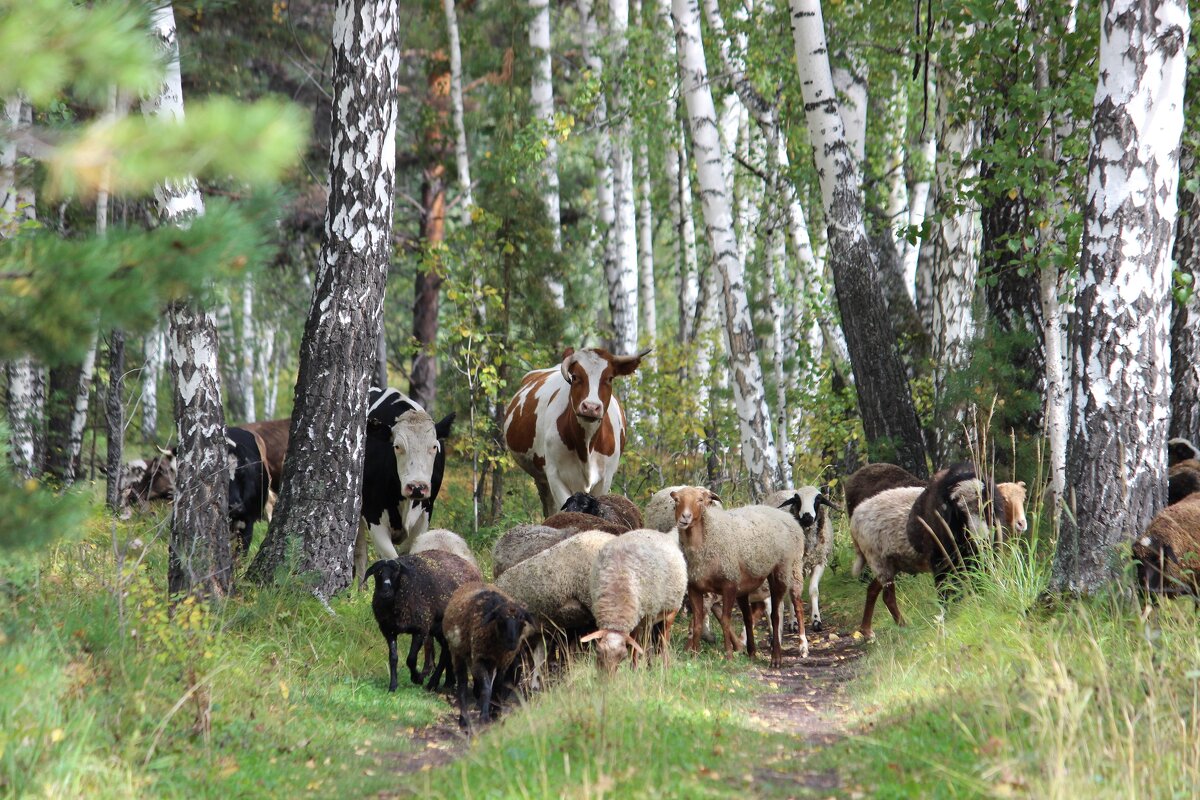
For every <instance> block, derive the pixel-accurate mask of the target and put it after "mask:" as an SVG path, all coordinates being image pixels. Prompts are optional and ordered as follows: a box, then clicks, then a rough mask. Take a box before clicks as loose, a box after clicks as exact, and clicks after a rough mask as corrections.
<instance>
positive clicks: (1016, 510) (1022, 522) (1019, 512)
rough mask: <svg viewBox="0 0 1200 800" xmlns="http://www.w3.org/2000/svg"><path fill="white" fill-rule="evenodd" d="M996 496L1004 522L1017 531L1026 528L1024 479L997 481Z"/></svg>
mask: <svg viewBox="0 0 1200 800" xmlns="http://www.w3.org/2000/svg"><path fill="white" fill-rule="evenodd" d="M996 496H997V498H998V499H999V501H1000V509H1001V511H1002V512H1003V514H1004V521H1005V523H1006V524H1007V525H1008V526H1009V527H1010V528H1012V529H1013V530H1014V531H1015V532H1017V533H1024V532H1025V531H1026V530H1028V528H1029V521H1028V520H1027V519H1025V481H1017V482H1016V483H997V484H996Z"/></svg>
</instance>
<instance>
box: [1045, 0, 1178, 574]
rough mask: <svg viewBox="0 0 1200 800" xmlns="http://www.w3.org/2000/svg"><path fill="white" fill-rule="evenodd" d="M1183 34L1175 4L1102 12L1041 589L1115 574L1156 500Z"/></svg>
mask: <svg viewBox="0 0 1200 800" xmlns="http://www.w3.org/2000/svg"><path fill="white" fill-rule="evenodd" d="M1189 28H1190V21H1189V19H1188V9H1187V4H1186V3H1184V2H1183V0H1157V1H1156V0H1150V1H1149V2H1144V3H1132V2H1129V1H1128V0H1108V1H1107V2H1105V3H1103V5H1102V6H1101V29H1100V59H1099V60H1100V79H1099V82H1098V84H1097V87H1096V95H1095V100H1094V106H1093V114H1092V136H1091V152H1090V155H1089V159H1088V203H1087V207H1086V209H1085V210H1084V230H1083V247H1082V250H1083V253H1082V257H1081V264H1080V271H1079V284H1078V292H1077V295H1076V305H1075V311H1074V312H1073V314H1072V320H1071V327H1070V328H1069V334H1068V340H1067V341H1068V351H1069V357H1070V360H1071V366H1072V374H1071V381H1072V388H1073V391H1072V394H1071V416H1070V426H1069V433H1068V440H1067V485H1068V486H1070V487H1071V489H1072V492H1071V495H1070V497H1069V498H1068V505H1069V506H1070V507H1071V511H1072V513H1070V514H1067V515H1065V518H1064V524H1063V526H1062V532H1061V534H1060V536H1059V539H1058V548H1057V551H1056V552H1055V559H1054V569H1053V581H1052V585H1053V586H1054V587H1055V588H1056V589H1058V590H1059V591H1070V592H1075V593H1087V594H1091V593H1094V592H1097V591H1098V590H1100V588H1101V587H1102V586H1104V585H1106V584H1108V583H1110V582H1112V581H1115V580H1117V579H1119V578H1120V576H1121V573H1122V570H1121V568H1120V564H1119V561H1118V559H1117V558H1116V554H1117V550H1118V548H1119V547H1120V546H1121V545H1122V544H1123V543H1125V542H1128V541H1129V540H1130V539H1131V538H1132V537H1133V536H1137V535H1140V533H1141V532H1142V531H1144V530H1145V529H1146V526H1147V525H1149V523H1150V520H1151V519H1152V518H1153V516H1154V515H1155V514H1156V513H1158V511H1159V510H1161V509H1162V507H1163V505H1164V501H1165V499H1166V497H1165V487H1166V444H1167V427H1168V422H1169V417H1170V391H1171V377H1170V325H1171V318H1170V314H1171V309H1170V288H1171V246H1172V240H1173V238H1174V234H1175V219H1176V213H1177V210H1178V209H1177V205H1176V187H1177V182H1178V179H1179V142H1180V134H1181V132H1182V128H1183V89H1184V77H1185V74H1186V71H1187V61H1186V59H1187V56H1186V50H1187V40H1188V32H1189Z"/></svg>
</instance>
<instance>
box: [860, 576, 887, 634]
mask: <svg viewBox="0 0 1200 800" xmlns="http://www.w3.org/2000/svg"><path fill="white" fill-rule="evenodd" d="M882 591H883V583H882V582H881V581H880V580H879V578H878V577H875V578H873V579H872V580H871V584H870V585H869V586H867V602H866V605H864V606H863V616H862V624H860V625H859V626H858V631H859V633H861V634H862V635H863V638H864V639H870V638H871V637H872V636H873V635H874V634H873V633H872V632H871V617H873V616H875V601H876V600H878V599H879V593H880V592H882Z"/></svg>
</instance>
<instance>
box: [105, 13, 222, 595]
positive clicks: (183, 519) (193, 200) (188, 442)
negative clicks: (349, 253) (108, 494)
mask: <svg viewBox="0 0 1200 800" xmlns="http://www.w3.org/2000/svg"><path fill="white" fill-rule="evenodd" d="M150 24H151V30H152V32H153V35H154V37H155V40H156V43H157V45H158V47H159V50H160V52H161V54H162V55H163V57H164V58H163V61H164V63H165V65H166V71H165V74H164V76H163V80H162V84H161V85H160V87H159V92H158V95H157V96H156V97H153V98H151V99H148V100H147V101H145V102H143V104H142V113H143V114H145V115H146V116H151V117H154V116H162V117H164V118H166V119H169V120H175V121H180V122H182V120H183V116H184V106H183V88H182V83H181V81H180V72H179V42H178V39H177V38H176V37H177V32H176V28H175V12H174V10H173V8H172V6H171V4H170V3H167V4H165V5H162V6H159V7H157V8H155V9H154V10H153V11H152V12H151V17H150ZM154 196H155V199H156V200H157V201H158V210H159V218H160V220H161V221H162V222H165V223H168V224H173V225H181V226H182V225H187V224H188V222H189V221H190V220H191V219H192V218H194V217H196V216H198V215H200V214H203V213H204V200H203V199H202V198H201V196H200V190H199V188H198V187H197V186H196V182H195V181H194V180H192V179H191V178H186V179H184V180H181V181H179V182H169V183H166V184H162V185H160V186H158V187H156V189H155V191H154ZM168 319H169V324H170V327H169V333H168V335H167V340H168V347H167V349H168V352H169V354H170V359H171V361H170V368H171V373H172V377H173V378H174V381H173V383H174V405H175V425H176V435H177V436H178V445H177V449H176V458H175V463H176V470H177V471H176V478H175V502H174V505H173V508H172V514H171V537H170V544H169V563H168V567H167V589H168V592H169V594H170V595H171V596H172V597H177V596H179V595H181V594H193V595H196V596H200V597H205V596H221V595H224V594H227V593H228V592H229V590H230V587H231V584H232V567H233V563H232V554H231V552H230V548H229V522H228V517H229V487H228V485H227V481H225V480H224V476H225V472H226V461H227V459H226V452H227V450H226V443H225V410H224V408H223V406H222V405H221V374H220V364H219V361H218V359H219V350H218V345H217V330H216V323H215V321H214V320H213V318H212V316H211V315H210V314H207V313H205V312H204V311H203V310H202V309H200V308H199V307H197V306H195V305H194V304H192V303H190V302H175V303H172V304H171V306H170V308H169V310H168ZM110 472H111V466H110ZM217 476H220V477H217Z"/></svg>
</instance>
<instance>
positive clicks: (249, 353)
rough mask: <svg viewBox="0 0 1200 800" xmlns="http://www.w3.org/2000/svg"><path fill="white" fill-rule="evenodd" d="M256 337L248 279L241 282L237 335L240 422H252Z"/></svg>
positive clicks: (238, 416)
mask: <svg viewBox="0 0 1200 800" xmlns="http://www.w3.org/2000/svg"><path fill="white" fill-rule="evenodd" d="M257 339H258V337H257V336H256V335H255V332H254V283H253V281H251V280H250V278H246V279H245V280H243V281H242V328H241V332H240V334H239V335H238V383H240V384H241V385H242V407H241V408H240V409H237V410H236V412H235V413H236V415H237V418H238V420H240V421H241V422H254V420H255V410H256V407H257V403H256V402H255V393H254V345H255V342H256V341H257Z"/></svg>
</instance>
